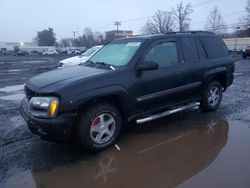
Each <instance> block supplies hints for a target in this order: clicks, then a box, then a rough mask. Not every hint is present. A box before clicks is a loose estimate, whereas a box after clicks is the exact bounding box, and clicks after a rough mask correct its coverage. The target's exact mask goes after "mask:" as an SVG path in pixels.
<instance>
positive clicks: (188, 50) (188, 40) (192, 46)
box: [181, 37, 199, 62]
mask: <svg viewBox="0 0 250 188" xmlns="http://www.w3.org/2000/svg"><path fill="white" fill-rule="evenodd" d="M181 41H182V47H183V51H184V57H185V61H187V62H195V61H198V59H199V56H198V52H197V47H196V43H195V38H194V37H182V38H181Z"/></svg>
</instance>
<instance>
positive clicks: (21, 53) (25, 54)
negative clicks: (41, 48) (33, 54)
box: [14, 50, 29, 56]
mask: <svg viewBox="0 0 250 188" xmlns="http://www.w3.org/2000/svg"><path fill="white" fill-rule="evenodd" d="M14 55H15V56H28V55H29V53H28V52H26V51H23V50H21V51H18V52H16V53H14Z"/></svg>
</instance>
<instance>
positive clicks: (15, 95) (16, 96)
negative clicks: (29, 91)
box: [0, 93, 25, 101]
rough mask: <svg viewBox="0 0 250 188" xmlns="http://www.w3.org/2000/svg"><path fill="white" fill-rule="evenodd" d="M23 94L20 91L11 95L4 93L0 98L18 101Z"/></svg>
mask: <svg viewBox="0 0 250 188" xmlns="http://www.w3.org/2000/svg"><path fill="white" fill-rule="evenodd" d="M24 96H25V95H24V94H22V93H17V94H13V95H6V96H1V97H0V99H1V100H7V101H20V100H22V99H23V98H24Z"/></svg>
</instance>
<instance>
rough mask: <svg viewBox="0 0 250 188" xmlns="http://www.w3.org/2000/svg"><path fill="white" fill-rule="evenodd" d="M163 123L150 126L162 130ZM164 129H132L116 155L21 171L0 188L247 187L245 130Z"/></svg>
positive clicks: (200, 125) (237, 125) (206, 125)
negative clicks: (24, 186)
mask: <svg viewBox="0 0 250 188" xmlns="http://www.w3.org/2000/svg"><path fill="white" fill-rule="evenodd" d="M166 120H167V119H165V120H164V119H163V120H161V121H157V122H156V123H160V124H162V125H168V123H169V122H167V121H166ZM166 127H167V126H165V127H160V128H159V129H160V130H157V129H158V128H145V127H144V128H138V129H137V128H136V129H135V132H134V131H133V132H132V133H130V134H129V135H126V138H124V139H121V141H120V142H119V143H117V145H118V146H119V149H120V150H117V149H116V148H115V147H112V148H109V149H107V150H105V151H103V152H100V153H97V154H93V155H94V156H93V157H92V158H90V159H89V157H87V158H88V160H82V161H78V162H76V163H73V164H70V165H61V166H57V167H54V168H52V169H51V170H49V171H32V170H31V171H23V172H20V173H17V174H15V175H14V176H12V177H10V178H9V179H7V180H5V181H4V184H2V185H3V186H1V187H8V185H11V186H9V187H12V188H15V187H22V185H24V184H25V185H27V186H26V187H29V186H30V187H36V186H38V187H46V188H57V187H58V188H63V187H92V188H95V187H103V188H106V187H107V188H112V187H145V188H147V187H148V188H149V187H150V188H151V187H176V186H179V187H181V188H182V187H249V186H250V183H249V174H250V164H249V158H250V150H249V148H250V142H249V138H250V129H249V128H248V127H247V126H246V125H245V124H242V123H241V122H240V121H235V122H230V125H229V124H228V123H227V122H226V121H224V120H216V119H208V120H206V121H200V120H198V121H192V122H190V121H186V122H184V123H183V122H182V123H179V124H178V126H175V127H167V128H166ZM148 129H149V130H148ZM150 129H151V130H150ZM0 185H1V184H0ZM20 185H21V186H20Z"/></svg>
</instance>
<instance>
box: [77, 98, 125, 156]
mask: <svg viewBox="0 0 250 188" xmlns="http://www.w3.org/2000/svg"><path fill="white" fill-rule="evenodd" d="M121 128H122V121H121V115H120V113H119V111H118V110H117V109H116V108H115V107H114V106H112V105H110V104H106V103H101V104H95V105H93V106H91V107H90V108H89V109H87V110H86V111H84V112H83V113H82V114H81V115H80V117H79V122H78V129H79V130H78V134H79V143H80V145H81V146H82V147H84V148H85V149H87V150H90V151H100V150H104V149H106V148H108V147H110V146H111V145H113V144H114V143H115V142H116V141H117V139H118V137H119V135H120V132H121Z"/></svg>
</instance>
